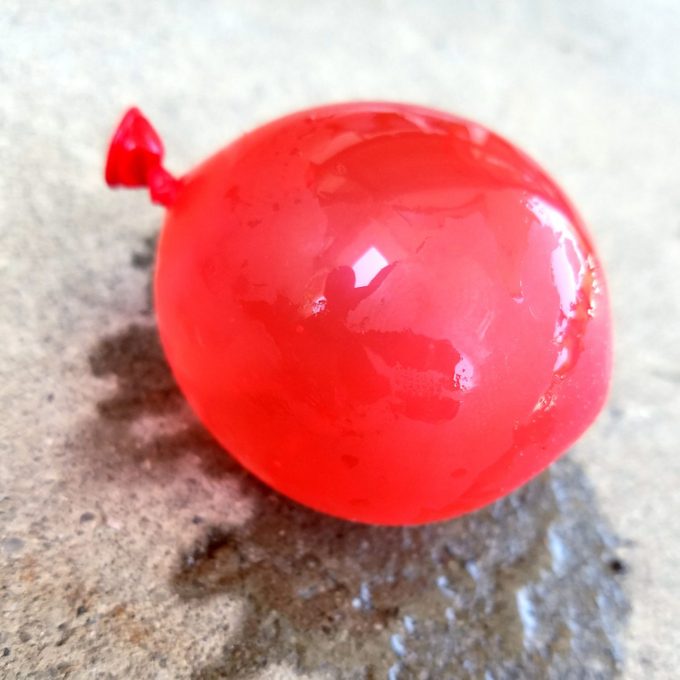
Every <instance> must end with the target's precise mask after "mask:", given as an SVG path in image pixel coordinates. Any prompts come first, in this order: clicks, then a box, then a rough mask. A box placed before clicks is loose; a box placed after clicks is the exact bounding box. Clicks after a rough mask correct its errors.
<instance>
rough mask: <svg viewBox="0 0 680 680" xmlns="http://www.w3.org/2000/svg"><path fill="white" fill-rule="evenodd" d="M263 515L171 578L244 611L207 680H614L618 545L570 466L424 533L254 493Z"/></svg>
mask: <svg viewBox="0 0 680 680" xmlns="http://www.w3.org/2000/svg"><path fill="white" fill-rule="evenodd" d="M248 492H249V493H253V494H255V495H256V496H257V511H256V514H255V516H254V517H253V518H252V519H251V520H250V521H249V522H248V523H247V524H246V525H245V526H242V527H238V528H235V529H224V528H220V527H209V528H208V529H207V530H206V533H205V536H204V538H203V540H202V541H201V542H199V543H198V544H197V545H196V546H194V547H193V548H192V549H191V550H189V551H188V552H186V553H185V554H184V555H183V556H182V558H181V562H180V565H179V567H178V570H177V573H176V575H175V577H174V586H175V588H176V590H177V592H178V593H179V594H180V596H181V597H183V598H185V599H195V598H199V599H200V598H208V597H210V596H211V595H213V594H216V593H222V592H229V593H231V594H233V595H234V596H235V597H240V598H242V600H243V601H244V603H245V615H244V620H243V624H242V627H241V629H240V631H239V632H238V633H237V634H236V635H235V636H234V637H232V638H231V639H229V641H228V642H227V644H226V646H225V648H224V656H223V659H222V660H220V661H219V662H218V663H215V664H213V665H211V666H209V667H206V668H203V669H200V670H197V672H196V677H197V678H248V677H250V676H251V675H253V674H254V673H255V672H256V671H258V670H260V669H262V668H264V667H266V666H267V665H269V664H271V663H274V662H285V663H287V664H289V665H291V666H293V667H294V668H297V669H299V670H301V671H312V670H319V671H328V672H329V673H330V675H331V677H334V678H347V679H350V678H352V679H354V678H357V679H359V678H360V679H364V678H366V679H367V678H385V677H389V678H390V679H394V678H409V679H410V678H426V679H430V678H432V679H433V680H434V679H437V680H439V679H441V678H468V677H469V678H482V677H484V678H566V677H574V678H576V677H578V678H609V677H613V676H614V675H615V674H616V673H617V671H618V670H619V669H620V664H621V650H620V649H619V646H618V642H617V631H618V629H619V627H620V625H621V623H622V621H623V619H624V618H625V614H626V611H627V604H626V599H625V596H624V593H623V590H622V588H621V584H620V582H619V574H620V573H621V570H620V569H619V568H618V567H617V566H612V565H617V564H618V561H617V558H616V557H615V555H614V550H615V548H616V541H615V540H614V538H613V537H612V536H611V534H610V533H609V532H608V530H607V529H606V527H605V526H604V524H603V523H602V520H601V519H599V518H598V516H597V513H596V508H595V502H594V498H593V495H592V492H591V490H590V489H589V487H588V484H587V482H586V480H585V479H584V476H583V473H582V472H581V471H580V470H579V468H578V467H577V466H576V465H575V464H573V463H571V462H569V461H563V462H561V463H559V464H558V465H555V466H553V468H552V469H551V471H550V472H549V473H547V474H545V475H543V476H542V477H541V478H539V479H538V480H536V481H534V482H533V483H532V484H529V485H528V486H526V487H525V488H524V489H522V490H520V491H519V492H517V493H515V494H514V495H512V496H511V497H509V498H507V499H504V500H502V501H500V502H499V503H496V504H495V505H494V506H492V507H491V508H488V509H487V510H484V511H481V512H479V513H476V514H474V515H471V516H468V517H464V518H461V519H458V520H454V521H452V522H448V523H444V524H440V525H434V526H429V527H420V528H406V529H398V528H380V527H366V526H361V525H353V524H349V523H346V522H342V521H340V520H335V519H332V518H328V517H324V516H321V515H319V514H317V513H314V512H310V511H307V510H305V509H304V508H301V507H299V506H298V505H296V504H294V503H291V502H289V501H287V500H285V499H284V498H282V497H280V496H278V495H276V494H273V493H271V492H267V491H266V490H265V489H263V488H262V487H260V486H259V485H255V484H254V485H251V486H250V488H249V489H248Z"/></svg>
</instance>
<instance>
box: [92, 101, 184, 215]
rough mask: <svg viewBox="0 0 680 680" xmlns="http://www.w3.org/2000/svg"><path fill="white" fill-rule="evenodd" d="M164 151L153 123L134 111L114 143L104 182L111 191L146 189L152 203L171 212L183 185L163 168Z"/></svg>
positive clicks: (121, 126)
mask: <svg viewBox="0 0 680 680" xmlns="http://www.w3.org/2000/svg"><path fill="white" fill-rule="evenodd" d="M164 154H165V149H164V147H163V142H162V141H161V138H160V137H159V136H158V133H157V132H156V130H155V129H154V128H153V126H152V125H151V123H149V121H148V120H147V119H146V118H145V116H144V115H143V114H142V113H141V111H140V110H139V109H137V108H136V107H133V108H131V109H129V110H128V111H127V112H126V114H125V115H124V116H123V119H122V120H121V122H120V124H119V125H118V127H117V128H116V131H115V133H114V135H113V137H112V139H111V144H110V145H109V152H108V156H107V159H106V170H105V178H106V183H107V184H108V185H109V186H110V187H147V188H148V190H149V194H150V196H151V200H152V201H153V202H154V203H157V204H158V205H162V206H165V207H166V208H169V207H170V206H172V205H173V203H174V202H175V200H176V199H177V196H178V193H179V189H180V187H181V181H180V180H178V179H177V178H175V177H173V175H171V174H170V173H169V172H168V171H167V170H166V169H165V168H164V167H163V156H164Z"/></svg>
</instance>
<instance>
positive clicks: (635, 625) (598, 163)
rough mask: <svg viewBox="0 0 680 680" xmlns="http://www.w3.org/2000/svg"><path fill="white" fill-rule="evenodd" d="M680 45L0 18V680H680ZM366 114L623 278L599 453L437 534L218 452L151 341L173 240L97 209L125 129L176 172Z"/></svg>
mask: <svg viewBox="0 0 680 680" xmlns="http://www.w3.org/2000/svg"><path fill="white" fill-rule="evenodd" d="M679 34H680V6H679V5H678V4H677V3H676V2H675V1H674V0H668V1H664V0H650V2H646V3H632V2H625V3H622V2H614V1H611V2H605V1H604V0H588V1H587V2H586V1H585V0H584V1H580V0H577V1H576V2H570V3H547V2H538V1H534V2H529V1H526V2H514V1H503V0H497V1H496V2H491V1H490V2H481V3H474V4H471V3H470V4H467V3H466V4H461V3H449V2H434V1H428V2H419V3H414V2H413V3H412V2H372V3H361V4H358V3H355V4H354V5H347V4H346V3H339V2H337V3H336V2H317V3H311V2H290V3H288V2H286V3H266V2H250V3H236V2H234V3H222V2H204V3H195V2H193V3H191V2H182V1H177V2H168V3H125V2H101V3H78V2H64V3H47V2H32V3H21V2H14V1H13V0H10V1H9V2H5V3H4V5H3V12H2V20H1V21H0V84H1V89H0V159H1V160H2V163H1V164H0V286H1V287H0V292H1V295H2V297H1V298H0V338H1V342H0V408H1V413H2V416H1V420H0V461H1V465H0V677H7V678H28V677H31V678H61V677H72V678H130V677H137V678H156V677H158V678H189V677H197V678H211V677H226V678H267V679H273V678H287V677H294V678H385V677H387V678H390V679H396V678H399V679H404V678H405V679H410V678H433V679H437V680H438V679H440V678H468V677H469V678H485V680H487V679H489V680H490V679H491V678H494V679H497V680H501V679H505V678H544V677H548V678H609V677H612V676H615V675H617V674H619V673H622V674H623V676H624V677H625V678H629V679H631V680H638V679H643V678H644V679H647V678H674V677H677V674H678V671H677V669H678V668H680V651H679V650H680V632H679V628H678V626H677V622H678V621H679V620H680V604H678V603H679V602H680V598H679V597H678V596H679V595H680V572H679V571H678V569H677V567H676V565H677V562H678V559H680V530H679V524H680V520H678V517H679V516H680V493H679V492H678V488H679V487H680V458H679V457H678V456H677V448H678V444H679V443H680V428H679V427H678V423H677V415H676V414H677V413H678V410H679V409H680V398H679V390H678V382H679V381H680V372H679V367H680V343H678V330H680V329H679V327H678V318H679V317H680V314H679V312H680V310H679V307H680V278H679V276H680V275H679V274H678V272H679V271H680V218H679V217H678V212H679V210H678V209H679V208H680V192H679V189H678V186H679V185H678V177H680V152H679V151H678V140H680V78H679V76H678V74H679V73H680V44H679V43H678V40H677V35H679ZM351 98H371V99H378V98H383V99H403V100H411V101H416V102H419V103H423V104H427V105H432V106H436V107H440V108H444V109H449V110H452V111H457V112H459V113H461V114H464V115H466V116H469V117H472V118H476V119H478V120H480V121H481V122H483V123H486V124H487V125H489V126H491V127H493V128H495V129H496V130H498V131H499V132H501V133H502V134H505V135H506V136H508V137H510V138H511V139H513V140H514V141H516V142H517V143H519V144H520V145H522V146H523V147H525V148H526V149H527V150H528V151H529V152H530V153H531V154H532V155H534V156H535V157H536V158H538V159H539V160H540V161H541V162H542V163H543V164H545V165H546V166H547V167H548V168H549V169H550V170H551V171H552V172H553V174H554V175H555V176H556V177H557V178H558V179H559V180H560V181H561V183H562V184H563V185H564V186H565V188H566V189H567V191H568V193H570V195H571V196H572V198H573V199H574V201H575V203H576V204H577V205H578V206H579V207H580V209H581V211H582V213H583V215H584V217H585V218H586V221H587V222H588V223H589V224H590V225H591V229H592V231H593V233H594V235H595V238H596V241H597V243H598V245H599V248H600V251H601V253H602V255H603V258H604V260H605V262H606V264H607V265H608V271H609V279H610V284H611V289H612V295H613V301H614V310H615V314H616V321H617V362H616V376H615V381H614V387H613V391H612V395H611V398H610V401H609V405H608V407H607V409H606V411H605V412H604V413H603V415H602V417H601V418H600V420H599V421H598V423H597V424H596V425H595V427H594V428H593V429H592V430H591V431H590V432H589V434H588V435H587V436H586V437H585V438H584V439H583V440H582V441H581V442H580V443H579V444H578V445H577V446H576V447H575V448H574V450H573V451H572V452H571V453H570V455H569V456H568V458H567V459H565V460H564V461H562V462H560V463H558V464H557V465H555V466H553V468H552V469H551V471H549V472H548V473H546V474H545V475H543V476H542V477H540V478H539V479H537V480H535V481H534V482H533V483H532V484H530V485H528V486H527V487H525V488H524V489H522V490H520V491H519V492H518V493H516V494H514V495H513V496H511V497H510V498H508V499H506V500H504V501H501V502H500V503H498V504H496V505H495V506H493V507H491V508H488V509H486V510H484V511H481V512H480V513H477V514H475V515H472V516H470V517H467V518H463V519H461V520H457V521H454V522H450V523H446V524H441V525H436V526H433V527H426V528H421V529H409V530H398V529H389V530H385V529H378V528H367V527H359V526H354V525H349V524H347V523H343V522H340V521H336V520H331V519H328V518H324V517H321V516H319V515H316V514H314V513H311V512H308V511H306V510H304V509H301V508H299V507H298V506H295V505H293V504H291V503H289V502H287V501H285V500H283V499H281V498H279V497H278V496H276V495H275V494H272V493H271V492H269V491H267V490H266V489H264V488H263V487H262V486H261V485H260V484H258V483H257V482H256V481H254V480H253V479H252V478H251V477H249V476H248V475H246V474H245V473H244V472H243V471H241V470H240V468H239V467H238V466H237V465H236V464H235V463H232V462H231V461H230V459H229V458H228V457H227V456H226V455H224V454H223V453H222V452H221V451H220V450H219V448H218V447H216V446H215V444H214V443H213V442H212V441H211V439H210V438H209V436H208V435H207V434H206V433H205V432H204V431H203V430H202V429H201V428H200V427H199V426H198V424H197V423H196V422H195V420H194V419H193V417H192V415H191V414H190V413H189V412H188V410H187V409H186V407H185V405H184V403H183V401H182V399H181V397H180V396H179V395H178V393H177V391H176V389H175V386H174V384H173V383H172V380H171V378H170V376H169V373H168V371H167V368H166V366H165V363H164V362H163V359H162V356H161V354H160V351H159V347H158V343H157V339H156V335H155V330H154V327H153V317H152V314H151V309H150V305H149V298H148V282H149V276H150V267H151V260H152V257H151V255H150V252H151V251H150V248H151V247H152V242H151V240H152V239H153V238H154V236H155V234H156V232H157V229H158V225H159V223H160V220H161V213H160V212H159V211H158V210H157V209H154V208H152V207H151V206H150V205H149V204H148V200H147V198H146V196H144V195H142V194H141V193H139V194H134V193H132V192H126V193H115V194H114V193H113V192H109V191H107V190H106V189H105V188H104V186H103V183H102V179H101V168H102V161H103V155H104V152H105V144H106V138H107V137H108V135H109V133H110V131H111V128H112V126H113V124H114V123H115V121H116V119H117V117H118V115H119V113H120V111H121V110H122V108H123V107H124V106H126V105H128V104H130V103H138V104H140V105H141V106H142V107H143V108H144V110H145V111H146V112H147V113H148V115H149V117H150V118H151V120H152V121H153V122H154V123H155V124H156V125H157V127H158V128H159V129H160V131H161V132H162V134H163V136H164V139H165V141H166V146H167V148H168V151H169V158H168V160H169V166H170V167H171V168H172V169H175V170H177V171H182V170H185V169H188V168H190V167H191V166H192V165H193V164H194V163H195V162H197V161H199V160H200V159H201V158H202V157H204V156H205V155H206V154H208V153H210V152H212V151H214V150H215V148H216V147H218V146H219V145H220V144H223V143H224V142H226V141H228V140H229V139H231V138H233V137H235V136H236V135H238V134H240V133H241V132H243V131H244V130H246V129H248V128H250V127H252V126H254V125H256V124H258V123H261V122H264V121H265V120H267V119H269V118H271V117H273V116H276V115H278V114H281V113H284V112H287V111H289V110H293V109H296V108H299V107H302V106H307V105H311V104H316V103H321V102H324V101H332V100H336V101H337V100H342V99H351ZM150 239H151V240H150Z"/></svg>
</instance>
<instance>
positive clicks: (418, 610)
mask: <svg viewBox="0 0 680 680" xmlns="http://www.w3.org/2000/svg"><path fill="white" fill-rule="evenodd" d="M152 247H153V242H152V241H149V242H148V243H147V248H148V249H151V248H152ZM150 262H151V259H150V258H147V259H146V260H145V261H144V263H141V260H140V259H139V258H138V259H137V263H136V266H140V267H141V266H149V265H150ZM91 366H92V370H93V372H94V373H95V374H96V375H99V376H113V377H115V378H116V381H117V391H116V393H115V395H114V396H112V397H109V398H107V399H105V400H104V401H103V402H102V403H101V404H100V405H99V414H100V416H101V418H100V423H101V426H102V427H103V428H104V429H107V428H110V434H111V435H112V436H120V437H121V438H122V439H121V441H122V444H121V443H119V444H118V445H117V446H116V447H115V448H116V450H117V451H121V452H122V451H126V452H128V453H126V454H122V453H121V455H129V452H131V451H132V452H133V453H132V455H133V456H134V457H135V458H137V457H139V458H142V457H148V456H152V457H153V458H154V460H155V461H158V462H159V463H163V462H165V463H172V461H174V460H176V459H178V458H179V457H181V456H183V455H185V453H186V451H187V450H190V451H191V452H192V454H193V455H195V456H197V457H198V459H199V461H200V470H199V471H197V472H196V474H199V473H200V474H204V475H206V476H209V477H212V478H229V479H234V478H236V479H238V480H239V482H240V489H241V492H242V493H243V494H245V495H247V496H248V497H249V498H250V499H251V500H252V504H253V506H254V508H255V510H254V514H253V516H252V517H251V519H250V520H249V521H248V522H246V523H245V524H244V525H243V526H239V527H228V526H211V525H209V524H207V525H205V527H204V534H203V537H202V538H201V539H200V540H199V541H198V542H197V543H196V544H195V545H194V546H192V547H191V548H189V549H187V550H184V551H183V552H182V554H181V555H180V556H178V562H177V568H176V571H175V574H174V575H173V577H172V584H171V585H172V587H173V589H174V590H175V591H176V592H177V593H178V595H179V597H180V598H181V599H183V600H185V601H192V602H193V603H196V602H200V601H202V600H206V601H207V599H208V598H211V597H213V596H214V595H217V594H224V593H227V594H230V595H232V596H233V597H234V598H237V599H239V600H241V602H242V603H243V606H244V613H243V619H242V621H241V624H240V628H239V629H238V630H236V631H232V632H231V633H225V640H224V648H223V653H222V655H221V657H220V658H219V659H216V660H214V661H213V662H212V663H211V664H210V665H207V666H205V667H203V668H197V669H195V672H194V676H195V678H236V679H238V678H243V679H245V678H250V677H256V676H257V673H258V672H259V671H261V670H263V669H265V668H267V667H269V666H271V665H272V664H277V663H286V664H288V665H290V666H291V667H293V668H295V669H298V670H300V671H305V672H307V671H321V672H325V673H326V674H327V675H328V676H329V677H332V678H338V679H341V680H343V679H347V680H349V679H357V680H359V679H360V680H369V679H372V678H386V677H387V678H389V680H396V679H401V680H404V679H408V680H410V679H411V678H417V679H419V680H420V679H423V680H428V679H432V680H435V679H436V680H443V679H447V678H485V680H490V679H491V678H494V679H496V680H501V679H506V678H507V679H510V678H560V679H561V678H571V677H573V678H611V677H614V676H615V675H616V674H617V673H618V671H619V670H620V667H621V658H622V655H621V649H620V646H619V642H618V634H619V631H620V629H621V626H622V624H623V621H624V619H625V617H626V613H627V610H628V604H627V601H626V598H625V594H624V590H623V588H622V581H623V579H624V578H625V573H626V569H627V567H626V565H625V564H624V563H623V562H622V561H621V560H620V559H619V558H618V557H617V555H616V548H617V545H618V544H617V541H616V539H615V537H614V536H613V535H612V534H611V532H610V531H609V529H608V527H607V525H606V522H605V521H604V519H603V518H602V517H601V516H600V514H599V512H598V509H597V503H596V499H595V498H594V495H593V492H592V490H591V489H590V487H589V485H588V482H587V480H586V479H585V476H584V474H583V472H582V471H581V470H580V468H579V467H578V466H577V465H576V464H575V463H573V462H571V461H570V460H568V459H567V460H563V461H561V462H559V463H557V464H556V465H554V466H552V468H551V469H550V470H549V471H548V472H547V473H545V474H544V475H542V476H541V477H540V478H538V479H537V480H535V481H534V482H532V483H531V484H529V485H527V486H526V487H524V488H523V489H521V490H520V491H518V492H516V493H515V494H513V495H511V496H510V497H508V498H506V499H503V500H501V501H500V502H498V503H496V504H494V505H493V506H491V507H489V508H487V509H485V510H483V511H480V512H478V513H476V514H473V515H470V516H467V517H463V518H460V519H458V520H454V521H451V522H448V523H443V524H439V525H434V526H428V527H420V528H405V529H399V528H380V527H367V526H361V525H354V524H350V523H347V522H342V521H340V520H336V519H333V518H329V517H325V516H322V515H319V514H317V513H315V512H311V511H308V510H306V509H304V508H302V507H300V506H298V505H296V504H295V503H292V502H290V501H288V500H286V499H284V498H282V497H281V496H279V495H277V494H275V493H273V492H272V491H270V490H268V489H267V488H265V487H264V486H263V485H261V484H260V483H259V482H257V481H256V480H254V479H253V478H252V477H250V476H249V475H248V474H247V473H245V472H244V471H243V470H242V468H240V466H238V465H237V464H236V463H235V462H233V460H232V459H231V458H229V456H228V455H226V454H225V453H224V451H223V450H222V449H220V447H219V446H218V445H217V444H216V443H215V442H214V441H213V439H212V438H211V437H210V435H209V434H208V433H206V432H205V430H203V428H201V427H200V425H198V424H197V423H196V422H195V421H193V422H190V424H189V425H188V426H187V427H186V429H183V430H181V431H179V432H173V433H171V434H163V433H160V434H157V436H155V437H153V438H152V439H151V440H150V441H147V440H145V441H144V442H134V441H132V438H133V436H134V435H133V434H132V433H131V432H132V430H131V428H130V427H129V425H130V423H133V422H134V421H135V420H136V419H138V418H140V417H141V416H143V415H148V414H153V415H165V414H173V413H177V412H179V411H181V410H182V409H183V408H184V405H183V400H182V397H181V395H180V394H179V391H178V390H177V387H176V385H175V383H174V381H173V379H172V376H171V374H170V372H169V370H168V368H167V365H166V363H165V361H164V359H163V355H162V351H161V348H160V345H159V343H158V339H157V336H156V331H155V328H154V327H153V325H152V324H151V320H150V317H149V323H148V324H145V325H132V326H130V327H129V328H127V329H125V330H123V331H122V332H121V333H119V334H117V335H115V336H111V337H108V338H105V339H103V340H102V341H101V342H100V344H99V345H98V347H96V348H95V350H94V351H93V353H92V355H91ZM107 431H108V430H107ZM114 464H115V462H114ZM195 519H196V520H197V521H195V524H197V525H203V524H204V522H203V520H202V519H201V518H200V517H197V518H195Z"/></svg>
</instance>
